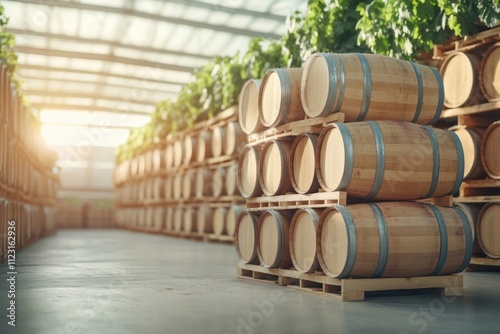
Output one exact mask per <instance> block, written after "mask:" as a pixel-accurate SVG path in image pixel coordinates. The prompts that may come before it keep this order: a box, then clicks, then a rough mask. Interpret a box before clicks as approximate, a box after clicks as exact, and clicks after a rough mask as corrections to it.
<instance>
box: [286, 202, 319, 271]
mask: <svg viewBox="0 0 500 334" xmlns="http://www.w3.org/2000/svg"><path fill="white" fill-rule="evenodd" d="M321 212H322V210H320V209H311V208H303V209H300V210H297V212H296V213H295V214H294V215H293V219H292V222H291V224H290V256H291V258H292V262H293V266H294V267H295V269H297V271H299V272H301V273H312V272H314V271H316V269H318V267H319V262H318V258H317V256H316V244H317V242H316V235H317V231H318V223H319V216H320V215H321Z"/></svg>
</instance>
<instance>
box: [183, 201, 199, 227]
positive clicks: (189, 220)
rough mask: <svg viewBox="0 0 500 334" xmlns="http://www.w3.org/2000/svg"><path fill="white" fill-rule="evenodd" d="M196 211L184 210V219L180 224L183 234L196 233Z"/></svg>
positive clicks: (191, 209)
mask: <svg viewBox="0 0 500 334" xmlns="http://www.w3.org/2000/svg"><path fill="white" fill-rule="evenodd" d="M197 211H198V210H197V209H195V208H190V207H188V208H184V212H183V214H184V219H183V222H182V231H183V232H185V233H192V232H196V215H197Z"/></svg>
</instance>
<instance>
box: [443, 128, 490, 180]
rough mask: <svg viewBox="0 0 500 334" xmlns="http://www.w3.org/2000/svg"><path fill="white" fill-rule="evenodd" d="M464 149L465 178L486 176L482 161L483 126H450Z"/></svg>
mask: <svg viewBox="0 0 500 334" xmlns="http://www.w3.org/2000/svg"><path fill="white" fill-rule="evenodd" d="M450 131H453V132H454V133H455V134H456V135H457V137H458V139H460V143H461V144H462V148H463V150H464V180H469V179H480V178H483V177H484V176H486V172H485V170H484V167H483V163H482V161H481V141H482V138H483V135H484V132H485V130H484V129H483V128H474V127H463V126H456V127H453V128H450Z"/></svg>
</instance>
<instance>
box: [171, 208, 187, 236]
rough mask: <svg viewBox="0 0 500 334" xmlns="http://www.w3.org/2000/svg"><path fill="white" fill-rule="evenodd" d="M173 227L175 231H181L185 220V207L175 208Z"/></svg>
mask: <svg viewBox="0 0 500 334" xmlns="http://www.w3.org/2000/svg"><path fill="white" fill-rule="evenodd" d="M173 218H174V220H173V227H174V231H175V232H181V231H182V228H183V223H182V222H183V220H184V209H183V208H175V209H174V216H173Z"/></svg>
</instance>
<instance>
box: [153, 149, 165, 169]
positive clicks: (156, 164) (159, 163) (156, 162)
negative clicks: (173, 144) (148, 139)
mask: <svg viewBox="0 0 500 334" xmlns="http://www.w3.org/2000/svg"><path fill="white" fill-rule="evenodd" d="M163 169H165V150H164V149H161V148H155V149H154V150H153V172H155V173H158V172H159V171H160V170H163Z"/></svg>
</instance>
